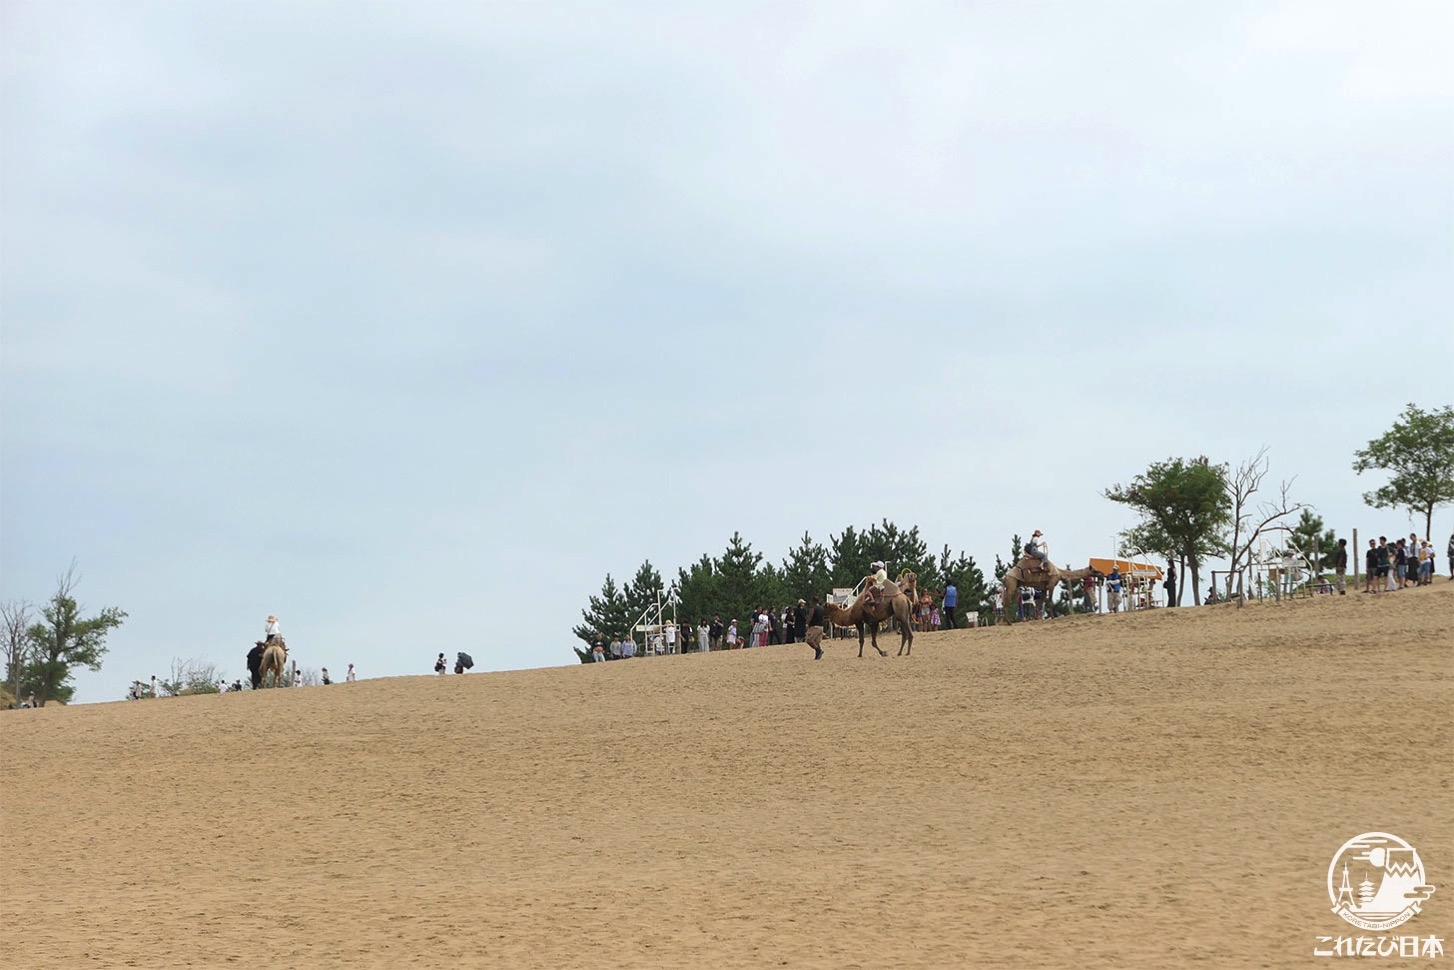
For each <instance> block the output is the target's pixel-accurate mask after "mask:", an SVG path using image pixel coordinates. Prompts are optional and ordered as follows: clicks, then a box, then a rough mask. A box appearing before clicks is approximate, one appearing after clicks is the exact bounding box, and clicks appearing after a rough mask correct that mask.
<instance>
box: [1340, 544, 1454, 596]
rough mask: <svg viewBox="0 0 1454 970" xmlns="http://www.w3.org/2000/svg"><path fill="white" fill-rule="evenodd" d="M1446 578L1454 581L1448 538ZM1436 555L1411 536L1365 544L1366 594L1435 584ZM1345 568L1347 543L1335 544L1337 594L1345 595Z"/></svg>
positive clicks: (1453, 559) (1453, 557) (1452, 548)
mask: <svg viewBox="0 0 1454 970" xmlns="http://www.w3.org/2000/svg"><path fill="white" fill-rule="evenodd" d="M1447 552H1448V556H1449V560H1448V561H1449V578H1450V579H1454V535H1451V536H1449V548H1448V550H1447ZM1436 556H1437V554H1436V552H1435V550H1434V546H1433V544H1432V543H1431V542H1429V540H1428V539H1420V538H1419V536H1418V533H1416V532H1410V533H1409V537H1408V538H1407V539H1399V540H1397V541H1396V542H1389V541H1388V537H1387V536H1379V537H1378V538H1377V539H1369V540H1368V549H1367V551H1365V552H1364V554H1363V566H1364V571H1365V573H1366V574H1367V577H1366V580H1365V582H1364V586H1363V592H1365V593H1392V592H1396V591H1397V590H1401V589H1408V588H1409V587H1410V586H1428V585H1429V584H1430V583H1432V582H1433V581H1434V569H1435V560H1436ZM1347 566H1348V547H1347V541H1346V540H1344V539H1339V540H1338V570H1337V572H1338V592H1339V593H1344V592H1346V590H1345V577H1346V574H1347Z"/></svg>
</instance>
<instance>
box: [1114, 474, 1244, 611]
mask: <svg viewBox="0 0 1454 970" xmlns="http://www.w3.org/2000/svg"><path fill="white" fill-rule="evenodd" d="M1227 488H1228V482H1227V466H1226V465H1213V464H1212V463H1211V461H1210V460H1208V459H1207V458H1205V457H1202V458H1195V459H1192V460H1190V461H1187V460H1185V459H1182V458H1171V459H1168V460H1166V461H1162V462H1155V463H1154V464H1152V465H1151V467H1149V468H1148V469H1147V470H1146V471H1144V472H1142V473H1141V474H1140V475H1137V476H1136V477H1135V478H1134V479H1132V481H1131V483H1130V484H1128V485H1114V486H1112V487H1111V488H1108V489H1106V491H1105V493H1104V494H1105V496H1106V498H1108V499H1110V500H1111V501H1112V502H1117V503H1120V504H1122V505H1128V506H1130V507H1131V508H1133V509H1135V510H1137V511H1138V512H1140V513H1141V516H1142V521H1141V523H1140V524H1138V525H1137V526H1136V527H1134V528H1133V529H1131V530H1128V534H1129V533H1134V532H1136V531H1137V530H1138V529H1139V530H1142V534H1141V535H1140V536H1139V538H1141V539H1144V540H1147V541H1151V540H1156V541H1162V542H1164V543H1165V544H1166V547H1167V551H1168V552H1169V553H1171V554H1172V557H1173V558H1177V559H1180V560H1181V561H1182V562H1183V564H1184V569H1185V571H1187V572H1189V573H1190V574H1191V584H1190V585H1191V587H1192V597H1193V602H1195V603H1197V604H1198V605H1200V604H1201V567H1202V563H1203V562H1205V561H1206V559H1207V558H1208V557H1209V556H1211V555H1213V554H1215V553H1216V552H1217V551H1218V550H1219V549H1221V548H1222V546H1223V542H1224V533H1225V530H1226V527H1227V525H1228V524H1230V522H1231V519H1232V512H1231V502H1230V499H1229V497H1228V491H1227ZM1180 594H1181V589H1180V588H1178V590H1177V596H1178V600H1179V599H1180Z"/></svg>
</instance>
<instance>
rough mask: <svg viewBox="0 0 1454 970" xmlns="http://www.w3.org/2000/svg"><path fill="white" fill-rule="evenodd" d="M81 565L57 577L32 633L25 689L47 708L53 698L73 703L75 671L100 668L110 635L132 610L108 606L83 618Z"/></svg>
mask: <svg viewBox="0 0 1454 970" xmlns="http://www.w3.org/2000/svg"><path fill="white" fill-rule="evenodd" d="M79 581H80V580H79V578H78V577H77V576H76V565H75V563H72V564H71V566H70V568H68V569H67V570H66V571H65V572H64V573H62V574H61V576H60V578H59V579H58V580H57V581H56V591H55V593H54V594H53V595H52V596H51V598H50V600H49V601H47V602H46V604H45V605H44V606H42V607H41V610H40V615H41V617H42V619H43V622H40V623H36V624H34V625H33V626H31V628H30V629H29V631H27V634H26V637H27V639H28V640H29V641H30V649H29V656H28V658H27V660H28V662H27V665H26V669H25V671H24V673H23V674H22V675H21V685H22V689H24V690H29V691H34V692H35V699H36V702H37V703H38V704H40V706H42V707H44V706H45V704H46V702H47V701H51V700H57V701H60V702H61V703H63V704H64V703H67V702H69V701H70V699H71V698H72V697H73V696H74V695H75V693H76V688H75V687H74V686H73V685H72V684H71V673H72V671H74V670H75V668H77V667H85V668H87V669H88V670H100V669H101V658H102V657H104V656H105V655H106V651H107V647H106V636H107V634H109V633H110V632H111V631H112V630H114V629H116V628H117V627H119V626H120V625H121V624H122V622H123V621H124V620H125V619H126V611H125V610H122V609H120V608H118V607H115V606H108V607H106V608H105V609H103V610H102V611H101V612H100V613H99V614H97V615H96V616H92V617H83V616H82V615H81V613H82V608H81V607H80V606H79V605H78V604H77V603H76V599H75V596H74V595H73V594H74V592H75V589H76V584H77V583H78V582H79Z"/></svg>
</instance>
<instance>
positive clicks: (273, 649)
mask: <svg viewBox="0 0 1454 970" xmlns="http://www.w3.org/2000/svg"><path fill="white" fill-rule="evenodd" d="M257 645H258V646H260V647H262V648H263V658H262V663H261V664H259V665H258V685H259V686H260V687H266V686H268V674H269V673H271V674H272V675H273V686H274V687H281V686H283V672H284V671H285V670H287V669H288V645H287V644H285V643H284V642H283V641H282V640H281V639H277V640H273V641H271V642H269V643H264V642H263V641H261V640H259V641H257Z"/></svg>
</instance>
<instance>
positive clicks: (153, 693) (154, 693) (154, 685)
mask: <svg viewBox="0 0 1454 970" xmlns="http://www.w3.org/2000/svg"><path fill="white" fill-rule="evenodd" d="M151 696H152V697H153V698H156V697H160V696H162V695H161V694H159V693H157V675H156V674H152V675H151Z"/></svg>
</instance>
